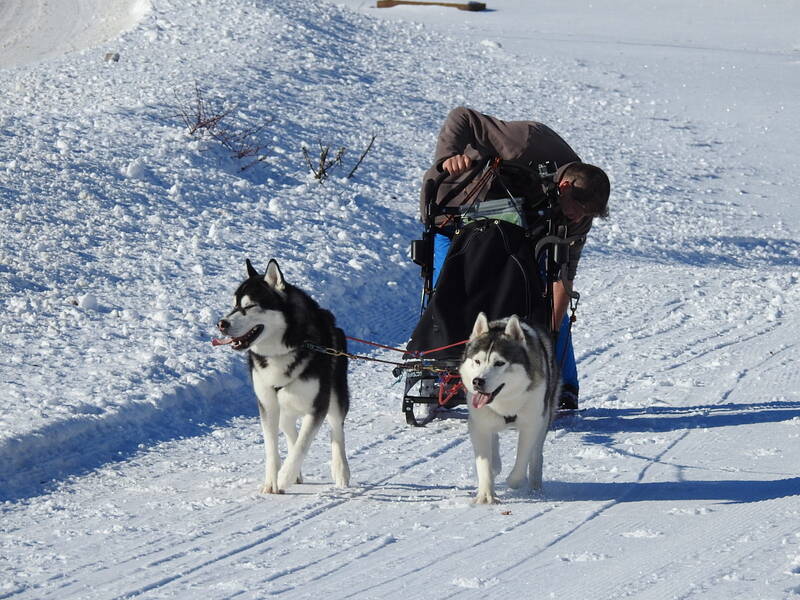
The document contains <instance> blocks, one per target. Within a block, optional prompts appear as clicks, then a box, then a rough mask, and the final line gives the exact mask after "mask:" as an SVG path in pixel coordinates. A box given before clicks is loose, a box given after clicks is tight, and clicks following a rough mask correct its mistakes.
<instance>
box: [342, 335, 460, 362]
mask: <svg viewBox="0 0 800 600" xmlns="http://www.w3.org/2000/svg"><path fill="white" fill-rule="evenodd" d="M344 337H345V338H347V339H348V340H350V341H351V342H359V343H361V344H367V345H368V346H375V347H376V348H383V349H384V350H393V351H394V352H402V353H403V354H410V355H411V356H413V357H414V358H421V357H423V356H425V355H426V354H431V353H433V352H438V351H439V350H447V349H448V348H454V347H456V346H463V345H464V344H466V343H467V342H468V341H469V340H462V341H460V342H456V343H455V344H448V345H447V346H442V347H440V348H433V349H432V350H425V351H423V352H420V351H419V350H416V351H413V350H412V351H409V350H405V349H403V348H393V347H392V346H384V345H383V344H377V343H375V342H369V341H367V340H362V339H359V338H356V337H350V336H349V335H346V336H344Z"/></svg>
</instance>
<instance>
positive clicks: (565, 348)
mask: <svg viewBox="0 0 800 600" xmlns="http://www.w3.org/2000/svg"><path fill="white" fill-rule="evenodd" d="M556 361H557V362H558V365H559V367H561V381H563V382H564V384H565V385H571V386H572V387H574V388H575V390H577V389H578V366H577V365H576V364H575V351H574V350H573V348H572V335H570V331H569V317H568V316H567V315H564V318H563V319H562V320H561V328H560V329H559V330H558V339H557V340H556Z"/></svg>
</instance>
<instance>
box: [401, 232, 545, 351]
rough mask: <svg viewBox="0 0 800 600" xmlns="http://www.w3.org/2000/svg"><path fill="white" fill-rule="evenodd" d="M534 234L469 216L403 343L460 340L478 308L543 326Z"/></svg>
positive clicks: (416, 345)
mask: <svg viewBox="0 0 800 600" xmlns="http://www.w3.org/2000/svg"><path fill="white" fill-rule="evenodd" d="M535 238H536V236H535V235H532V234H531V233H529V232H526V230H525V229H523V228H522V227H519V226H517V225H514V224H512V223H509V222H507V221H499V220H479V221H473V222H472V223H470V224H469V225H466V226H465V227H464V228H463V229H461V230H459V231H458V232H457V233H456V234H455V235H454V236H453V241H452V243H451V244H450V249H449V251H448V253H447V257H446V258H445V260H444V266H443V267H442V271H441V273H440V275H439V279H438V282H437V284H436V289H435V290H434V291H433V293H432V294H431V297H430V301H429V302H428V306H427V308H426V309H425V312H423V313H422V316H421V317H420V320H419V323H417V326H416V328H415V329H414V332H413V333H412V334H411V341H410V342H409V343H408V345H407V347H406V348H407V349H408V350H410V351H417V352H420V351H422V352H424V351H426V350H431V349H434V348H440V347H442V346H446V345H448V344H454V343H456V342H460V341H462V340H465V339H467V338H468V337H469V334H470V333H471V332H472V327H473V325H474V324H475V319H476V318H477V316H478V313H480V312H485V313H486V316H487V317H489V320H490V321H491V320H494V319H501V318H504V317H509V316H511V315H517V316H518V317H520V318H522V319H524V320H526V321H528V322H529V323H535V324H538V325H540V326H545V324H546V323H548V321H549V315H550V307H549V299H548V298H546V296H545V290H546V287H545V285H544V283H543V279H542V277H541V275H540V269H539V267H538V266H537V262H536V258H535V256H534V245H535ZM545 329H549V328H547V327H545ZM462 352H463V346H458V347H455V348H450V349H447V350H441V351H438V352H433V353H431V354H426V355H425V358H434V359H446V360H457V359H459V358H460V356H461V353H462ZM407 356H408V355H407Z"/></svg>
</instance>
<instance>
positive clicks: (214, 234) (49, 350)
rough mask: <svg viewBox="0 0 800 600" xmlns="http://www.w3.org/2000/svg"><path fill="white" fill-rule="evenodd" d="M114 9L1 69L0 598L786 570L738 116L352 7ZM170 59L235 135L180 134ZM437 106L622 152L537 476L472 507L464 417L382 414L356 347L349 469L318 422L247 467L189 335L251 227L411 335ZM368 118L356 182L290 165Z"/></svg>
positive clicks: (669, 584)
mask: <svg viewBox="0 0 800 600" xmlns="http://www.w3.org/2000/svg"><path fill="white" fill-rule="evenodd" d="M2 14H3V13H1V12H0V16H2ZM5 14H9V13H5ZM138 17H139V18H141V21H140V23H139V25H138V26H137V27H136V28H134V29H132V30H130V31H127V32H125V33H123V34H122V35H121V36H120V37H118V38H117V39H114V40H112V41H111V42H107V43H101V42H102V38H95V39H93V41H92V43H91V44H85V49H84V50H82V51H81V52H78V53H73V54H68V55H65V56H61V57H57V58H50V59H49V60H48V61H47V62H40V63H37V64H30V65H27V66H20V67H16V68H13V69H5V70H0V85H2V87H3V89H4V90H7V93H6V94H4V96H3V97H0V115H2V116H0V140H2V141H3V142H4V143H3V144H0V200H1V202H0V223H2V224H3V229H4V231H5V232H6V235H4V236H3V237H2V239H0V299H2V306H3V313H2V315H3V316H2V317H0V333H2V336H1V337H0V351H1V352H2V355H3V356H4V357H5V360H4V361H3V362H2V363H0V375H2V381H3V384H4V388H5V389H4V410H3V414H2V416H0V425H2V428H0V500H3V504H2V505H0V506H2V516H3V527H2V535H0V554H2V555H3V557H4V558H5V562H4V563H2V564H0V598H19V599H27V598H31V599H33V598H35V599H37V600H39V599H46V598H56V597H58V598H109V599H110V598H120V599H121V598H148V599H149V598H167V597H184V598H189V597H195V596H197V595H199V594H201V593H202V594H203V597H205V598H208V599H209V600H210V599H216V598H253V599H255V598H263V597H265V596H268V595H276V596H284V597H291V598H318V597H320V596H326V597H331V598H361V599H366V598H386V597H394V596H398V595H401V594H402V595H406V596H410V597H426V598H428V597H429V598H452V597H459V598H462V597H465V598H484V597H486V596H487V595H492V596H494V595H495V594H496V595H497V596H500V595H509V594H511V595H517V596H520V595H523V596H529V595H530V594H531V593H532V591H535V593H536V594H537V596H538V597H542V598H547V597H556V598H577V597H587V594H589V593H590V594H591V597H592V598H593V599H597V600H602V599H618V598H630V597H634V598H637V599H638V598H645V599H646V598H687V599H695V598H703V599H707V598H719V599H722V598H724V599H730V598H741V599H748V600H750V599H752V598H761V597H764V598H766V597H769V598H786V599H793V598H798V597H800V566H798V565H800V535H798V534H797V532H796V527H794V524H795V523H797V519H798V516H800V510H798V503H797V495H798V493H800V477H798V474H797V470H796V467H795V465H796V464H798V460H800V456H798V448H800V445H799V444H798V440H800V396H799V395H798V392H797V390H798V388H800V375H798V371H797V369H796V362H797V357H798V351H797V341H796V333H795V332H796V323H797V322H798V310H797V306H798V301H799V300H800V268H798V267H800V244H798V242H797V239H798V235H797V234H798V231H797V227H796V222H797V219H796V212H795V213H792V214H791V215H782V214H777V213H776V212H775V208H774V205H775V201H776V200H778V199H781V200H782V199H783V198H785V197H787V195H788V194H790V193H795V191H796V190H795V187H796V186H794V185H793V184H792V183H791V182H790V181H788V180H787V179H785V178H778V179H776V178H775V173H774V171H773V170H772V169H773V165H771V164H768V162H767V159H766V158H765V159H763V160H760V161H759V160H755V161H754V160H752V156H748V155H747V154H746V152H745V151H743V150H739V149H738V145H741V144H744V143H745V142H746V141H747V140H746V139H745V138H744V137H741V136H740V137H737V135H739V134H737V131H736V130H735V129H734V128H730V129H719V128H714V127H710V126H709V125H708V124H706V123H703V122H699V121H696V120H692V119H691V118H689V117H687V116H686V115H683V114H680V113H678V114H676V113H675V112H674V111H673V110H672V108H671V106H670V104H669V101H668V99H663V98H659V97H654V96H652V95H649V92H648V90H647V89H646V88H645V87H644V85H643V84H642V83H641V82H639V81H638V80H637V79H636V73H635V72H634V73H627V72H625V73H623V72H622V71H621V70H619V69H614V68H609V67H608V65H607V64H605V63H601V62H600V61H599V60H590V59H586V58H581V59H575V58H572V57H571V56H570V55H563V56H562V55H559V54H557V53H551V54H550V55H543V56H541V57H537V60H521V59H520V58H517V57H515V56H513V55H512V54H510V53H507V52H505V51H504V50H503V48H502V45H500V44H491V43H480V42H481V40H479V39H475V40H462V39H448V38H446V37H443V36H442V35H441V34H440V33H439V32H438V31H436V30H434V29H432V28H426V27H423V26H421V25H416V24H413V23H391V22H384V21H381V20H377V19H373V18H370V17H368V16H364V15H360V14H358V13H356V12H353V11H350V10H348V9H347V8H346V7H343V6H332V5H320V4H318V3H313V2H310V1H305V0H292V1H291V2H283V3H274V2H271V1H268V0H254V1H245V0H235V1H229V2H224V3H223V2H216V1H211V0H207V1H201V0H197V1H194V0H189V1H182V2H176V1H172V0H163V1H161V0H159V1H155V0H154V1H153V2H152V7H151V10H150V11H149V12H147V13H146V14H140V15H138ZM15 18H16V17H15ZM0 22H2V19H1V18H0ZM94 43H98V44H99V45H98V46H97V47H94V48H92V46H93V45H94ZM620 43H622V42H620ZM112 50H113V51H119V52H120V61H119V62H118V63H107V62H105V61H104V60H103V57H104V55H105V54H106V53H107V52H109V51H112ZM430 56H448V57H449V59H448V62H447V65H446V66H443V65H438V64H433V65H432V64H431V63H430V60H429V57H430ZM476 64H480V65H481V66H482V68H481V69H475V68H474V66H475V65H476ZM422 65H425V68H421V66H422ZM792 73H794V72H793V71H792ZM794 77H795V78H796V75H794ZM195 82H198V85H200V88H201V90H202V93H203V94H204V97H205V98H207V99H208V101H209V102H210V103H211V105H212V106H213V107H214V108H217V109H219V110H220V111H222V110H228V109H231V112H230V113H229V114H228V115H227V116H226V119H227V120H228V121H227V122H228V127H230V128H231V129H232V130H235V131H237V132H239V133H243V132H246V133H247V135H246V136H245V137H247V136H251V138H250V139H251V141H253V143H255V144H256V145H258V146H259V148H260V149H259V152H260V153H261V157H262V160H260V161H259V162H258V163H257V164H253V165H250V164H247V165H246V169H244V170H242V166H243V164H242V163H241V161H237V160H235V159H233V158H232V157H231V156H230V155H229V153H227V152H226V151H225V150H224V149H222V148H221V147H220V146H219V144H217V143H215V142H214V140H213V139H208V138H193V137H190V136H189V135H188V134H187V132H186V127H185V124H184V123H183V122H182V119H181V117H180V112H181V109H182V108H183V109H185V108H186V107H187V106H190V105H191V103H192V102H193V101H194V100H195V99H196V96H194V94H195V92H194V83H195ZM458 104H467V105H471V106H475V107H479V108H481V109H482V110H485V111H486V112H489V113H494V114H498V115H502V116H504V117H505V118H508V119H513V118H530V117H531V116H533V117H534V118H541V120H543V121H546V122H548V123H550V124H552V125H554V126H555V128H556V129H557V130H559V131H561V132H562V133H564V134H565V136H566V137H567V139H568V140H569V141H570V142H571V143H573V145H574V146H575V147H576V148H577V149H579V153H580V154H581V155H582V156H583V158H584V159H585V160H587V161H590V162H597V163H598V164H602V165H603V166H606V167H607V168H608V170H609V172H610V173H611V174H612V177H613V183H614V197H613V205H612V218H611V219H610V220H609V221H608V222H604V223H599V224H598V225H597V226H596V227H595V229H594V230H593V231H592V234H591V240H590V242H589V244H587V249H586V251H585V253H584V258H583V259H582V261H583V262H582V265H581V272H580V281H579V284H580V285H579V289H580V291H581V292H582V295H583V299H582V301H581V309H580V311H579V321H578V323H577V324H576V327H575V340H576V350H577V352H578V358H579V367H580V370H581V377H582V397H583V404H584V406H585V411H584V412H582V413H581V414H580V416H578V417H572V418H566V419H562V420H559V421H557V422H556V423H554V426H553V431H552V433H551V435H550V437H549V438H548V441H547V443H546V447H545V491H544V493H542V494H540V495H538V496H535V497H530V496H528V495H526V494H524V493H521V492H515V491H512V490H509V489H507V488H506V487H505V486H504V484H503V480H502V478H501V479H500V481H499V494H500V497H501V499H502V501H503V503H502V504H500V505H499V506H494V507H483V506H475V505H472V504H471V503H470V499H471V497H472V495H473V494H474V491H475V489H474V488H475V478H474V473H473V467H472V449H471V447H470V444H469V441H468V439H467V437H466V435H465V423H464V421H463V419H458V418H454V419H448V420H442V421H435V422H434V423H432V424H430V425H429V426H428V427H426V428H425V429H424V430H416V429H409V428H407V427H406V426H405V424H404V423H403V422H402V421H403V417H402V415H401V413H400V395H401V385H399V384H396V383H395V382H394V381H393V378H392V376H391V373H389V370H390V369H389V368H387V367H386V366H375V365H373V364H369V363H364V362H354V363H352V364H351V389H352V391H353V401H352V406H353V408H352V411H351V414H350V416H349V417H348V426H347V436H348V456H349V457H350V462H351V468H352V470H353V485H352V487H351V488H350V489H347V490H337V489H334V488H332V487H330V475H329V472H328V460H329V449H328V444H327V439H326V438H327V434H328V432H327V430H326V429H325V428H323V430H322V431H321V433H320V435H319V436H318V439H317V440H316V441H315V443H314V445H313V446H312V449H311V452H310V454H309V457H308V459H307V461H306V463H305V465H304V478H305V483H304V484H302V485H297V486H295V487H292V488H291V489H290V490H289V492H288V493H287V494H284V495H280V496H260V495H258V494H257V493H256V490H257V489H258V486H259V483H260V479H261V476H262V473H263V449H262V445H261V439H260V431H259V425H258V422H257V421H258V419H257V418H256V417H255V413H256V411H255V400H254V398H253V395H252V392H251V390H250V389H249V384H248V381H247V374H246V372H245V367H244V364H243V360H242V357H241V356H238V355H234V354H233V353H232V352H227V351H226V349H216V350H213V349H211V347H210V345H209V344H208V341H209V339H210V336H211V335H212V332H213V323H214V322H215V320H216V318H217V317H218V316H219V315H220V314H222V313H223V312H225V311H226V310H227V308H226V307H227V305H228V304H229V302H230V300H229V298H230V296H231V293H232V291H233V289H234V287H235V285H236V284H237V282H238V281H239V280H240V278H241V277H243V275H244V258H245V257H248V256H249V257H251V258H252V259H253V260H254V261H255V262H256V264H257V265H259V266H260V267H262V268H263V267H264V266H265V265H266V261H267V259H268V258H270V257H272V256H275V257H276V258H278V259H279V260H280V261H281V265H282V267H283V271H284V273H285V275H286V276H287V278H288V279H289V280H290V281H292V282H294V283H297V284H298V285H300V286H301V287H303V288H305V289H307V290H309V291H310V292H311V293H312V294H313V295H314V296H315V297H316V298H317V299H318V300H320V302H321V304H323V305H324V306H326V307H329V308H331V309H332V310H333V311H334V313H335V314H336V315H337V318H338V320H339V323H340V324H341V325H342V326H343V327H344V329H345V330H346V331H347V333H348V334H350V335H355V336H358V337H362V338H368V339H375V340H377V341H380V342H382V343H388V344H392V345H402V344H403V342H404V340H405V338H406V336H407V335H408V333H409V332H410V330H411V329H412V327H413V324H414V322H415V319H416V316H417V315H416V313H417V306H418V302H419V279H418V274H417V270H416V267H414V266H413V265H411V264H410V262H409V261H408V259H407V258H406V248H407V245H408V241H409V240H410V239H412V238H413V237H415V236H417V235H418V233H419V226H418V224H417V223H416V207H417V200H416V198H417V193H418V190H417V185H418V181H419V177H420V175H421V173H422V171H423V170H424V168H425V166H426V164H427V162H428V161H429V160H430V156H431V154H432V150H433V144H434V142H435V134H436V131H437V130H438V127H439V125H440V123H441V121H442V119H443V117H444V115H445V114H446V112H447V110H449V109H450V108H452V107H453V106H456V105H458ZM262 126H263V130H259V129H258V128H259V127H262ZM373 133H374V134H376V135H377V138H376V146H375V148H374V150H373V151H372V152H371V153H370V154H369V155H368V156H367V158H366V159H365V162H364V164H363V165H362V167H360V168H359V170H358V172H357V175H356V176H355V177H354V178H353V179H346V178H345V177H344V174H345V173H343V172H342V171H336V172H335V173H334V175H333V176H332V177H331V178H330V179H329V180H328V181H327V182H326V183H325V184H324V185H320V184H319V183H318V182H316V181H314V180H313V179H312V178H311V177H309V176H308V175H307V172H306V168H305V164H304V159H303V157H302V153H301V148H302V147H303V146H304V145H305V146H306V147H308V148H309V149H310V150H312V151H313V150H314V149H315V148H317V147H318V143H322V144H329V145H331V146H332V147H339V146H347V148H348V153H347V154H346V155H345V156H346V157H347V158H346V160H345V162H346V163H347V164H349V165H352V164H353V163H354V161H355V159H356V158H357V155H358V153H360V151H361V150H362V149H363V147H364V146H365V145H366V143H367V142H368V141H369V138H370V136H371V135H372V134H373ZM243 135H244V134H243ZM737 144H738V145H737ZM355 346H356V345H355V344H353V345H351V350H354V351H356V352H359V353H363V352H369V349H364V348H361V347H355ZM377 355H378V356H380V357H382V358H385V359H387V360H394V359H396V358H397V356H396V355H390V354H383V353H379V354H377ZM512 446H513V441H512V437H511V436H509V435H506V436H504V437H503V439H502V448H503V457H504V462H505V463H506V471H507V468H508V463H510V462H511V461H512V453H513V447H512ZM506 471H504V474H505V472H506Z"/></svg>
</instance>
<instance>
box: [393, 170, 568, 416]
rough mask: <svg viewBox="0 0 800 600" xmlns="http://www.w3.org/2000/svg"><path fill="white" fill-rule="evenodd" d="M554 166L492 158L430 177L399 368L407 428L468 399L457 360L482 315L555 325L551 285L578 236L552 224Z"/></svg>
mask: <svg viewBox="0 0 800 600" xmlns="http://www.w3.org/2000/svg"><path fill="white" fill-rule="evenodd" d="M555 171H556V169H555V167H554V165H552V163H544V164H541V165H536V166H528V165H521V164H516V163H514V162H510V161H500V160H499V159H494V160H490V161H487V162H485V163H483V164H479V165H477V166H475V167H473V168H472V169H471V170H470V172H468V173H467V174H462V175H459V176H454V177H453V176H450V175H448V174H447V173H443V174H442V175H440V176H439V177H438V178H436V179H433V180H429V181H428V182H426V184H425V186H424V188H423V193H422V194H421V212H422V217H423V218H422V220H423V223H424V225H425V229H424V231H423V234H422V238H421V239H419V240H414V241H413V242H412V244H411V258H412V260H413V261H414V262H415V263H416V264H417V265H419V266H420V268H421V276H422V280H423V286H422V301H421V315H420V319H419V322H418V323H417V326H416V327H415V329H414V331H413V333H412V334H411V340H410V342H409V343H408V345H407V347H406V348H407V354H406V355H405V362H404V364H403V366H402V367H401V368H398V371H405V390H404V393H403V413H404V414H405V416H406V421H407V422H408V423H409V424H410V425H414V426H422V425H425V424H426V423H428V422H430V421H431V420H432V419H434V418H436V417H437V416H445V415H456V414H458V411H457V410H455V411H454V410H453V409H457V407H458V406H459V405H462V404H465V402H466V396H465V393H464V388H463V385H462V384H461V380H460V377H459V375H458V366H459V364H460V362H461V355H462V353H463V344H464V343H465V342H466V340H467V338H468V337H469V334H470V332H471V331H472V327H473V325H474V323H475V319H476V318H477V316H478V313H480V312H484V313H486V315H487V317H488V318H489V320H494V319H500V318H504V317H508V316H510V315H513V314H516V315H517V316H519V317H520V318H522V319H523V320H525V321H527V322H529V323H533V324H538V325H539V326H541V327H543V328H544V329H545V330H550V329H551V327H550V323H551V322H552V318H553V317H552V315H553V283H554V282H555V281H558V280H559V279H560V278H561V277H562V273H563V272H564V268H565V266H566V264H567V262H568V260H569V245H570V244H571V243H573V242H575V241H576V240H577V239H580V238H576V237H573V238H568V237H567V234H566V229H565V228H564V227H563V226H562V227H559V226H557V225H556V223H555V219H554V215H555V214H557V213H556V210H557V203H558V195H557V188H556V185H555V183H554V176H555ZM462 414H463V413H462Z"/></svg>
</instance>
